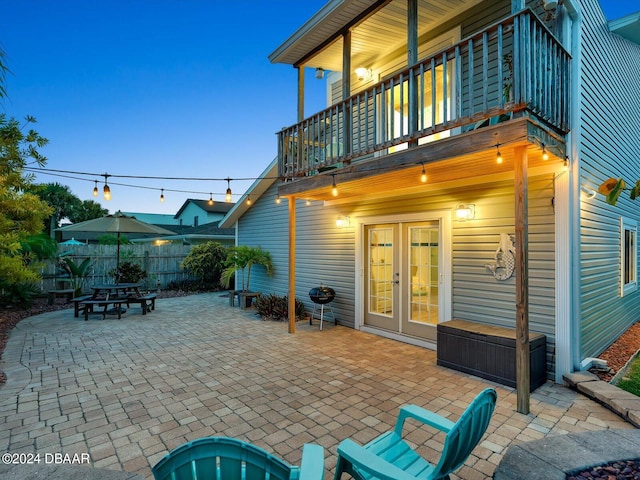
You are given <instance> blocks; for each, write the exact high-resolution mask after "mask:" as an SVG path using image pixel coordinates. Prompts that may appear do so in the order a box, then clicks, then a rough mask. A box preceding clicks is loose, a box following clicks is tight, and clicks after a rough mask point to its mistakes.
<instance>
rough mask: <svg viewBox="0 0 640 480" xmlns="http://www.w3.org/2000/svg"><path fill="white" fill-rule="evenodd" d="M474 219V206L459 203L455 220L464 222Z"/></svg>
mask: <svg viewBox="0 0 640 480" xmlns="http://www.w3.org/2000/svg"><path fill="white" fill-rule="evenodd" d="M475 217H476V206H475V205H474V204H473V203H467V204H465V203H461V204H459V205H458V206H457V207H456V218H457V219H458V220H459V221H461V222H464V221H465V220H473V219H474V218H475Z"/></svg>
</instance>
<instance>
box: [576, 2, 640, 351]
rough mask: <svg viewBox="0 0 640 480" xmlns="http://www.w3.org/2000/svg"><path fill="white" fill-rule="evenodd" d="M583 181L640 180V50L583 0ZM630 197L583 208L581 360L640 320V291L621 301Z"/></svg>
mask: <svg viewBox="0 0 640 480" xmlns="http://www.w3.org/2000/svg"><path fill="white" fill-rule="evenodd" d="M580 3H581V8H582V14H583V24H582V25H583V28H582V41H581V46H582V49H581V64H580V70H581V80H582V94H581V97H580V102H581V129H582V131H581V140H580V166H581V168H580V182H581V184H582V185H584V186H586V187H588V188H593V189H597V186H598V185H599V184H600V183H602V182H603V181H604V180H605V179H607V178H608V177H623V178H624V179H625V180H627V181H628V182H635V180H636V179H638V178H640V163H639V162H638V159H639V158H640V100H639V99H640V82H639V81H638V79H640V46H638V45H636V44H632V43H631V42H628V41H626V40H624V39H622V38H621V37H619V36H617V35H613V34H611V33H609V31H608V28H607V25H606V19H605V18H604V15H603V14H602V12H601V10H600V8H599V6H598V5H597V3H596V2H595V1H594V0H582V1H581V2H580ZM627 197H628V193H627V192H625V193H623V195H622V197H621V199H620V201H619V203H618V205H617V206H615V207H612V206H610V205H607V204H606V203H605V201H604V198H603V197H602V196H601V195H597V196H596V197H595V198H593V199H586V198H583V199H582V200H581V202H580V203H581V206H580V238H581V246H580V275H581V283H580V327H581V339H580V340H581V342H580V345H581V357H582V358H585V357H591V356H597V355H598V354H600V353H601V352H602V351H603V350H604V349H606V348H607V347H608V346H609V345H610V344H611V343H612V342H613V341H614V340H615V339H616V338H617V337H618V336H619V335H620V334H621V333H622V332H624V331H625V330H626V329H627V328H628V327H629V326H630V325H631V324H632V323H633V322H635V321H637V320H638V319H639V318H640V291H636V292H634V293H631V294H629V295H625V296H624V297H620V218H621V217H622V216H624V217H627V218H631V219H634V220H636V221H638V222H640V215H639V214H638V212H640V205H638V204H637V203H634V202H632V201H630V200H629V199H628V198H627Z"/></svg>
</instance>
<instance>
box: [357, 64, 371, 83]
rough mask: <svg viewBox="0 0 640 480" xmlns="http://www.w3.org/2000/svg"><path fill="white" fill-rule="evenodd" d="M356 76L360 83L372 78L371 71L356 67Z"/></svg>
mask: <svg viewBox="0 0 640 480" xmlns="http://www.w3.org/2000/svg"><path fill="white" fill-rule="evenodd" d="M356 76H357V77H358V80H360V81H361V82H368V81H369V80H371V79H372V78H373V71H372V70H371V69H370V68H364V67H358V68H356Z"/></svg>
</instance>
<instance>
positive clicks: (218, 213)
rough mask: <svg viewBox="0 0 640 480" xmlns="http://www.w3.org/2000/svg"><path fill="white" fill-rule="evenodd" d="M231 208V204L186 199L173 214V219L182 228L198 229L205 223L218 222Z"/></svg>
mask: <svg viewBox="0 0 640 480" xmlns="http://www.w3.org/2000/svg"><path fill="white" fill-rule="evenodd" d="M232 207H233V203H227V202H214V201H213V200H199V199H194V198H188V199H187V200H185V202H184V203H183V204H182V206H181V207H180V209H179V210H178V212H177V213H176V214H175V216H174V219H175V220H176V222H177V223H178V225H181V226H183V227H198V226H200V225H204V224H205V223H212V222H218V221H220V220H221V219H222V217H224V216H225V214H226V213H227V212H228V211H229V210H231V208H232Z"/></svg>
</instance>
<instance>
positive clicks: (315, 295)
mask: <svg viewBox="0 0 640 480" xmlns="http://www.w3.org/2000/svg"><path fill="white" fill-rule="evenodd" d="M309 298H310V299H311V301H312V302H313V313H312V314H311V318H310V319H309V325H311V324H312V323H313V319H314V317H315V315H316V307H317V306H318V305H320V330H322V320H323V319H324V306H325V305H326V306H327V308H328V309H329V311H330V312H331V316H332V317H333V323H334V325H335V324H336V316H335V314H334V313H333V309H332V308H331V305H329V304H330V303H331V302H333V299H334V298H336V291H335V290H334V289H333V288H329V287H325V286H324V285H320V286H319V287H313V288H312V289H311V290H309Z"/></svg>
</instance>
